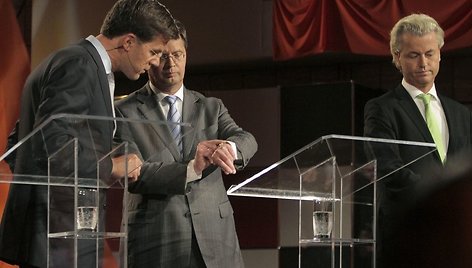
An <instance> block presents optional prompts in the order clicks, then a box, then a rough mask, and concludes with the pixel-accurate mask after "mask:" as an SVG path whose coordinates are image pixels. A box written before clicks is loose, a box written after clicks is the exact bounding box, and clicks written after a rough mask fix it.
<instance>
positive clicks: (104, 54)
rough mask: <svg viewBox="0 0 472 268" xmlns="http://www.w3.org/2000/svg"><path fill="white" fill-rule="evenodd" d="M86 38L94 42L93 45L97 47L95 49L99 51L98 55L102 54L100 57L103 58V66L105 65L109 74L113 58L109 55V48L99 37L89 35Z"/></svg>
mask: <svg viewBox="0 0 472 268" xmlns="http://www.w3.org/2000/svg"><path fill="white" fill-rule="evenodd" d="M85 40H87V41H89V42H90V43H92V45H93V46H94V47H95V49H96V50H97V51H98V55H100V59H101V60H102V63H103V67H105V72H106V74H107V75H109V74H110V73H112V72H111V59H110V56H108V53H107V50H106V49H105V47H104V46H103V45H102V43H100V41H98V39H97V38H95V36H93V35H89V36H88V37H87V38H85Z"/></svg>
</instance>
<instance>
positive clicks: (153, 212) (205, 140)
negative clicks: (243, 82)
mask: <svg viewBox="0 0 472 268" xmlns="http://www.w3.org/2000/svg"><path fill="white" fill-rule="evenodd" d="M178 25H179V26H178V27H179V31H180V37H179V38H178V39H174V40H170V41H169V42H168V43H167V45H166V49H165V52H164V53H163V55H162V57H161V63H160V64H159V65H154V66H152V67H151V70H150V71H149V78H150V83H148V84H147V85H145V86H144V87H143V88H141V89H139V90H138V91H136V92H134V93H133V94H131V95H130V96H128V97H127V98H126V99H124V100H122V101H120V102H119V103H117V105H116V109H117V111H118V112H119V114H121V115H122V116H124V117H127V118H140V119H146V120H153V121H161V122H165V121H166V117H167V115H168V111H171V110H173V108H172V107H170V106H171V105H170V104H169V103H168V102H167V98H168V97H167V96H171V97H172V96H176V97H177V113H178V114H179V115H181V120H180V122H182V123H188V124H190V125H191V126H192V127H193V130H194V131H190V132H188V131H186V130H185V128H184V127H182V132H183V133H182V134H184V136H183V139H182V140H181V141H180V140H179V139H177V140H176V139H174V137H173V136H172V131H171V129H173V125H169V127H170V128H169V127H168V126H167V125H166V124H159V123H156V124H153V125H152V126H149V125H132V126H131V125H130V127H129V128H127V129H120V128H118V131H117V137H118V138H121V139H122V140H126V141H129V142H130V144H131V145H130V148H131V152H133V153H136V154H138V155H139V156H140V158H141V159H142V160H143V162H144V164H143V166H142V167H141V175H140V176H139V179H138V180H137V181H136V182H134V183H132V184H131V185H130V188H129V190H130V192H131V193H132V194H131V195H130V201H129V204H128V211H129V244H128V253H129V254H128V256H129V258H128V260H129V266H130V267H133V268H138V267H163V268H165V267H208V268H221V267H225V268H228V267H243V266H244V264H243V260H242V257H241V252H240V249H239V242H238V238H237V235H236V231H235V224H234V218H233V210H232V207H231V204H230V202H229V200H228V196H227V195H226V190H225V187H224V184H223V180H222V173H221V172H222V171H223V172H224V173H226V174H234V173H235V172H236V169H240V168H243V167H244V166H246V165H247V163H248V161H249V159H250V158H251V157H252V156H253V155H254V153H255V152H256V150H257V143H256V140H255V138H254V137H253V135H251V134H250V133H248V132H246V131H244V130H243V129H241V128H240V127H239V126H238V125H237V124H236V123H235V122H234V120H233V119H232V118H231V116H230V115H229V113H228V110H227V109H226V107H225V106H224V105H223V103H222V102H221V100H219V99H216V98H211V97H205V96H203V95H202V94H200V93H198V92H196V91H192V90H189V89H186V88H185V87H184V85H183V79H184V73H185V64H186V56H187V54H186V47H187V36H186V32H185V29H184V27H183V25H182V24H180V23H178ZM179 147H181V149H180V148H179ZM236 160H237V161H236ZM234 162H235V163H238V164H233V163H234Z"/></svg>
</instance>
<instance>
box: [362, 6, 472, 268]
mask: <svg viewBox="0 0 472 268" xmlns="http://www.w3.org/2000/svg"><path fill="white" fill-rule="evenodd" d="M443 44H444V32H443V30H442V29H441V27H440V26H439V25H438V23H437V22H436V21H435V20H434V19H433V18H431V17H429V16H427V15H424V14H413V15H410V16H407V17H405V18H403V19H401V20H400V21H398V22H397V24H396V25H395V26H394V27H393V29H392V31H391V34H390V50H391V54H392V57H393V62H394V64H395V66H396V67H397V68H398V70H400V72H401V73H402V74H403V81H402V82H401V84H400V85H398V86H397V87H396V88H395V89H394V90H392V91H390V92H388V93H386V94H384V95H383V96H381V97H378V98H375V99H373V100H371V101H369V102H368V103H367V104H366V106H365V112H364V113H365V115H364V120H365V121H364V134H365V135H366V136H369V137H379V138H386V139H394V140H408V141H418V142H428V143H435V144H436V145H437V148H438V150H437V151H436V152H434V153H432V154H429V155H427V156H426V157H423V158H421V160H419V161H417V162H415V163H413V164H411V165H409V166H408V167H407V168H405V169H402V170H400V171H398V172H396V173H394V174H393V176H389V177H387V178H385V179H384V180H382V181H380V183H379V184H378V186H379V188H378V189H379V191H378V192H379V200H378V207H379V209H378V211H379V215H378V219H379V222H378V228H377V230H378V231H379V232H378V237H377V238H378V239H377V241H378V243H377V248H378V249H379V251H378V256H379V259H378V260H379V263H378V267H397V266H396V262H395V260H398V258H401V256H395V252H396V251H395V246H397V245H394V243H393V241H394V238H395V236H396V235H395V231H396V230H399V229H400V228H399V226H398V224H401V221H400V220H399V219H400V218H402V217H401V215H402V213H404V212H405V210H406V209H407V207H405V205H406V204H407V203H408V202H409V199H411V196H412V195H418V194H419V193H418V192H412V191H413V190H417V188H416V187H417V186H418V185H420V183H421V185H424V184H425V182H426V181H427V180H430V181H431V179H432V174H435V175H437V174H439V173H440V172H442V170H443V165H447V164H448V162H452V161H451V160H453V159H454V158H456V157H460V156H462V155H465V154H468V153H470V150H471V147H472V134H471V131H472V116H471V112H470V110H469V109H468V108H467V107H465V106H463V105H461V104H459V103H458V102H456V101H454V100H451V99H449V98H447V97H445V96H443V95H441V94H440V93H439V92H438V91H437V90H436V85H435V82H434V81H435V78H436V75H437V74H438V72H439V63H440V60H441V53H440V49H441V47H442V46H443ZM424 95H429V97H428V99H429V98H430V100H429V102H428V103H427V102H426V101H424V100H423V99H422V98H423V97H424ZM426 107H428V108H426ZM433 122H434V123H433ZM435 133H436V134H435ZM428 150H429V149H425V148H420V147H410V146H398V147H385V146H382V147H379V148H377V150H376V154H377V156H378V165H379V167H378V170H379V172H380V173H381V174H382V175H383V174H387V173H389V172H391V171H394V170H396V169H397V168H399V167H400V166H402V165H405V164H407V163H408V161H410V160H413V159H416V158H418V157H421V156H423V155H425V154H427V152H428ZM410 220H411V219H410ZM405 242H406V241H405ZM398 246H401V245H398Z"/></svg>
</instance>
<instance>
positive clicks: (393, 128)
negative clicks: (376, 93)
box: [364, 99, 420, 193]
mask: <svg viewBox="0 0 472 268" xmlns="http://www.w3.org/2000/svg"><path fill="white" fill-rule="evenodd" d="M387 109H388V108H386V105H384V104H383V103H382V102H380V101H378V100H376V99H374V100H371V101H369V102H368V103H367V104H366V106H365V109H364V136H366V137H374V138H383V139H390V140H398V139H399V134H398V132H399V130H398V125H397V122H396V120H395V119H394V116H393V115H392V114H391V113H390V111H388V110H387ZM369 145H370V147H369V148H366V151H367V155H370V156H371V157H372V159H376V160H377V169H378V177H379V178H380V177H383V176H387V175H388V174H391V173H392V172H394V173H393V176H392V175H390V176H387V177H385V178H384V179H383V181H382V182H384V184H385V186H386V188H387V189H388V190H389V191H391V192H392V193H395V192H401V191H404V190H407V189H408V188H410V187H411V186H412V185H413V184H414V183H416V182H418V181H419V180H420V175H418V174H415V173H414V172H413V171H412V170H411V169H408V168H403V169H401V170H398V169H399V168H400V167H402V166H404V165H405V164H406V163H405V159H404V156H402V153H401V150H400V148H399V146H401V145H397V144H387V143H375V142H372V143H369Z"/></svg>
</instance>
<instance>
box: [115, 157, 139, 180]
mask: <svg viewBox="0 0 472 268" xmlns="http://www.w3.org/2000/svg"><path fill="white" fill-rule="evenodd" d="M126 159H127V160H128V163H127V164H128V180H129V181H130V182H134V181H137V180H138V177H139V175H140V174H141V166H142V164H143V162H142V161H141V159H139V157H138V156H137V155H135V154H129V155H128V157H126V156H124V155H122V156H118V157H115V158H112V161H113V170H112V172H111V176H112V178H114V179H121V178H124V177H125V175H126V173H125V172H126V170H125V167H126Z"/></svg>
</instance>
